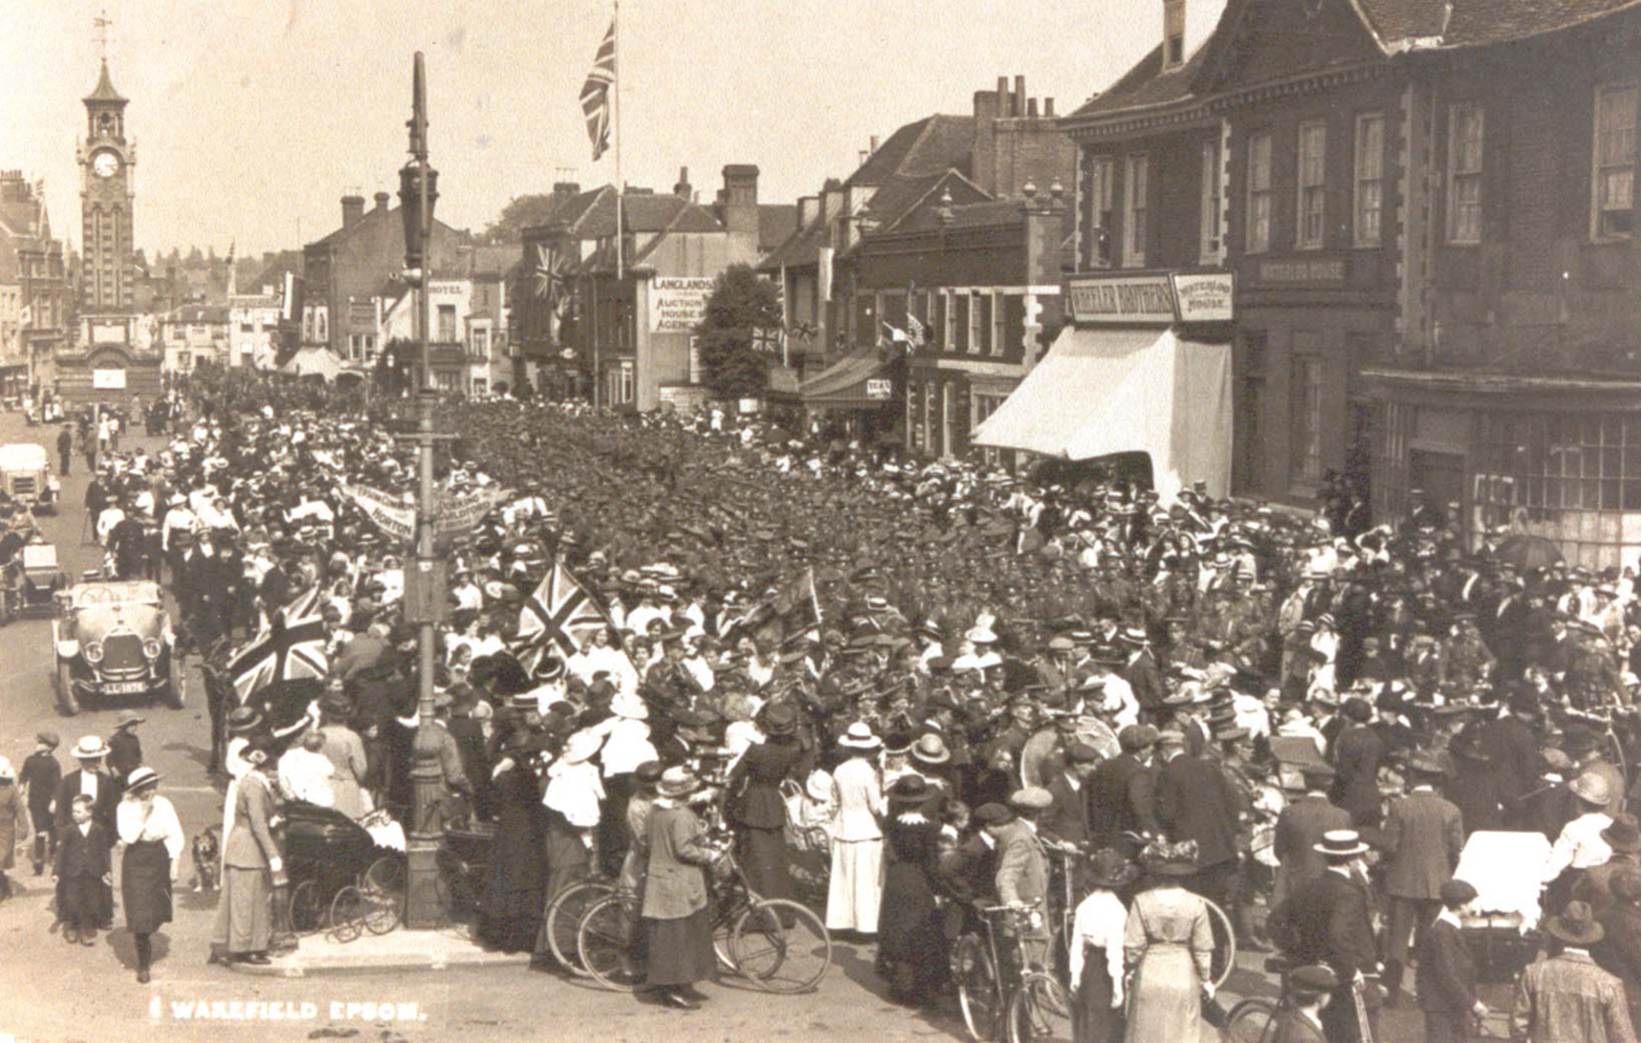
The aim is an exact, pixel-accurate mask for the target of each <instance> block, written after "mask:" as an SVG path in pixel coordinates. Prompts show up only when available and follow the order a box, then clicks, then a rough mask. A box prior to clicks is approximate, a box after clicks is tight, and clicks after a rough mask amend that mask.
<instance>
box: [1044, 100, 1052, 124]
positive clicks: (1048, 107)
mask: <svg viewBox="0 0 1642 1043" xmlns="http://www.w3.org/2000/svg"><path fill="white" fill-rule="evenodd" d="M1043 118H1044V119H1051V120H1052V119H1054V118H1055V99H1054V98H1045V99H1043Z"/></svg>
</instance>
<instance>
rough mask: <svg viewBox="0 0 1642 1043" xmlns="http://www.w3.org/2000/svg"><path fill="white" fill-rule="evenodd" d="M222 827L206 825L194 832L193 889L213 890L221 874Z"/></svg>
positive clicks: (216, 886)
mask: <svg viewBox="0 0 1642 1043" xmlns="http://www.w3.org/2000/svg"><path fill="white" fill-rule="evenodd" d="M221 838H222V827H221V826H207V827H206V828H205V829H203V830H201V831H200V832H198V833H196V834H194V843H193V845H192V853H193V856H194V890H196V891H215V890H217V888H218V887H219V886H220V881H221V875H222V861H221V859H222V839H221Z"/></svg>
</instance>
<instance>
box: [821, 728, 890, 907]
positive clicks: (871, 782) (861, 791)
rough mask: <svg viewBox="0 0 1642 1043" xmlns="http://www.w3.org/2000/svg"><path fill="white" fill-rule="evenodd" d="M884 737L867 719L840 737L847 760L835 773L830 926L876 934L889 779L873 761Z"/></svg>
mask: <svg viewBox="0 0 1642 1043" xmlns="http://www.w3.org/2000/svg"><path fill="white" fill-rule="evenodd" d="M880 745H881V743H880V742H879V740H878V737H877V736H876V735H874V734H872V729H871V728H869V727H868V726H867V725H866V724H865V723H864V722H862V721H856V722H855V723H853V724H851V725H850V726H849V728H848V729H847V730H846V731H845V732H844V734H843V735H841V736H839V737H838V749H839V752H840V753H841V754H842V755H843V756H844V758H845V760H844V762H843V763H842V764H840V765H838V767H837V768H836V769H835V770H834V771H833V773H832V794H833V806H834V807H835V808H836V809H837V810H836V811H835V812H834V813H833V822H832V874H831V878H830V880H829V882H828V885H827V930H829V931H850V932H854V933H857V934H876V933H877V931H878V906H879V901H880V899H881V898H882V895H883V890H884V833H883V829H882V828H881V826H880V823H881V822H882V821H883V816H884V789H883V780H882V779H881V778H880V777H879V775H878V766H877V765H876V764H874V763H873V760H872V758H873V756H874V755H875V754H877V752H878V748H879V746H880Z"/></svg>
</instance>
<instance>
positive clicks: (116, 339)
mask: <svg viewBox="0 0 1642 1043" xmlns="http://www.w3.org/2000/svg"><path fill="white" fill-rule="evenodd" d="M125 338H126V328H125V324H124V323H110V322H98V323H94V324H92V327H91V343H93V344H124V343H125ZM122 386H123V385H122Z"/></svg>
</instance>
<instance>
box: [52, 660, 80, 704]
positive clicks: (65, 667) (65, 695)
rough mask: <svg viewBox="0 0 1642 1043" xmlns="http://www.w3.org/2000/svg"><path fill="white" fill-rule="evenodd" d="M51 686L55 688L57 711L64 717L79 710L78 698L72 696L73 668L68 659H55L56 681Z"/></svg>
mask: <svg viewBox="0 0 1642 1043" xmlns="http://www.w3.org/2000/svg"><path fill="white" fill-rule="evenodd" d="M53 687H55V688H56V689H57V710H58V712H60V713H61V714H62V715H63V716H64V717H73V716H74V715H75V714H77V713H79V712H80V700H78V699H76V698H75V697H74V670H73V668H72V667H71V666H70V665H69V662H68V660H65V659H59V660H57V682H56V684H55V685H54V686H53Z"/></svg>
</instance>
